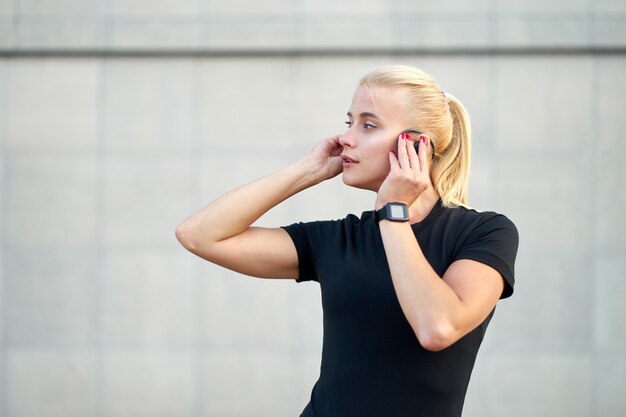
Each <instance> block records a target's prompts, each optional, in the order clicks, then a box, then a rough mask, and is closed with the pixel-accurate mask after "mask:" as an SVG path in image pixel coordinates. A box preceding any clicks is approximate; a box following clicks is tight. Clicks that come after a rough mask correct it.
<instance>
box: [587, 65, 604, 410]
mask: <svg viewBox="0 0 626 417" xmlns="http://www.w3.org/2000/svg"><path fill="white" fill-rule="evenodd" d="M590 59H591V103H590V105H591V109H592V110H591V126H597V127H599V124H598V122H599V120H598V119H599V118H598V94H597V91H598V61H599V60H600V59H602V58H600V57H597V56H591V57H590ZM590 133H591V132H590ZM588 137H592V136H591V135H588ZM591 148H592V149H593V156H592V158H593V159H592V162H591V169H592V173H591V183H592V184H598V167H599V166H600V165H599V162H600V161H599V159H600V149H599V147H598V146H591ZM593 189H594V193H593V194H594V195H593V196H592V198H591V205H592V206H591V213H601V211H600V210H601V208H600V207H599V203H598V200H599V197H600V196H599V195H598V187H593ZM597 218H598V216H596V215H592V216H590V222H591V230H592V236H593V240H592V244H593V248H594V250H592V251H591V260H590V264H591V276H592V285H591V290H590V291H591V299H592V300H593V301H592V308H591V328H592V330H593V335H592V336H593V337H592V343H593V345H592V347H591V352H590V356H591V358H590V359H591V368H592V371H591V378H592V381H591V387H592V388H591V390H592V391H591V415H592V416H599V410H598V407H599V402H598V401H599V399H598V394H599V388H598V381H599V380H600V377H601V375H598V374H599V372H600V371H599V365H600V358H601V356H600V354H599V352H598V348H597V331H596V323H597V314H598V312H597V309H598V305H599V303H598V301H599V300H598V291H597V278H598V277H597V271H598V253H597V249H598V247H599V243H600V242H599V239H598V221H597Z"/></svg>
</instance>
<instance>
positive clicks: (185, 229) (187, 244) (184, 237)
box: [175, 222, 196, 252]
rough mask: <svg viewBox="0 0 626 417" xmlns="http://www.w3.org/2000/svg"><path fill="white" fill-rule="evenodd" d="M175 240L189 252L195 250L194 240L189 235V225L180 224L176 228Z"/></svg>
mask: <svg viewBox="0 0 626 417" xmlns="http://www.w3.org/2000/svg"><path fill="white" fill-rule="evenodd" d="M175 234H176V239H177V240H178V241H179V242H180V244H181V245H183V247H184V248H185V249H187V250H189V251H190V252H194V250H195V249H196V245H195V244H194V240H193V238H192V235H191V230H190V227H189V225H187V224H186V223H185V222H182V223H180V224H179V225H178V226H176V231H175Z"/></svg>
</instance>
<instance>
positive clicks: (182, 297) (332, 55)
mask: <svg viewBox="0 0 626 417" xmlns="http://www.w3.org/2000/svg"><path fill="white" fill-rule="evenodd" d="M625 20H626V4H625V3H624V2H622V1H608V0H607V1H595V2H591V1H567V2H565V1H558V2H539V1H529V0H528V1H526V2H524V3H519V2H510V3H509V2H501V1H495V0H491V1H486V0H485V1H479V2H476V1H472V2H469V1H468V2H447V1H438V2H409V1H400V0H396V1H389V0H388V1H362V0H361V1H358V2H357V1H351V2H324V1H315V2H314V1H305V0H301V1H298V2H287V1H280V0H273V1H270V2H263V3H261V2H253V1H243V0H239V1H232V0H231V1H228V2H226V1H224V2H221V1H215V0H213V1H210V2H200V1H199V0H198V1H191V0H188V1H179V0H178V1H165V0H160V1H154V0H152V1H146V0H143V1H140V0H136V1H128V0H127V1H114V2H104V1H78V0H73V1H70V0H64V1H60V0H59V1H56V2H54V4H52V3H50V2H42V1H34V0H29V1H26V0H21V1H17V0H15V1H8V0H0V236H1V237H2V240H1V242H0V243H1V245H2V246H1V250H0V417H17V416H40V415H46V416H64V417H66V416H77V417H78V416H80V417H87V416H107V417H108V416H164V417H165V416H173V415H176V416H232V417H235V416H251V415H254V416H259V417H262V416H272V417H277V416H278V417H280V416H285V417H287V416H297V415H299V412H300V411H301V410H302V408H303V407H304V405H305V404H306V402H307V401H308V397H309V395H310V390H311V388H312V386H313V383H314V382H315V380H316V378H317V375H318V370H319V360H320V348H321V339H322V327H321V317H322V315H321V306H320V299H319V287H318V286H317V284H313V283H305V284H295V283H294V282H292V281H289V282H287V281H279V280H258V279H252V278H247V277H243V276H241V275H238V274H235V273H232V272H229V271H226V270H223V269H221V268H219V267H215V266H212V265H210V264H208V263H206V262H203V261H201V260H199V259H197V258H195V257H193V256H192V255H191V254H189V253H187V252H186V251H185V250H184V249H182V248H181V247H180V246H179V245H178V243H177V242H176V240H175V238H174V228H175V226H176V225H177V223H178V222H179V221H180V220H181V219H183V218H184V217H186V216H187V215H189V214H190V213H192V212H193V211H195V210H197V209H199V208H200V207H202V206H203V205H204V204H206V203H208V202H210V201H211V200H212V199H214V198H215V197H217V196H218V195H220V194H221V193H223V192H225V191H227V190H228V189H230V188H233V187H235V186H237V185H239V184H241V183H243V182H245V181H248V180H252V179H254V178H257V177H259V176H261V175H264V174H266V173H269V172H270V171H273V170H275V169H278V168H280V167H282V166H284V165H286V164H288V163H290V162H292V161H294V160H296V159H297V158H299V157H301V156H303V155H305V154H306V152H307V151H308V150H309V149H310V148H311V147H312V146H313V145H314V144H315V143H316V142H317V141H318V140H320V139H321V138H322V137H324V136H327V135H330V134H334V133H339V132H341V131H342V130H343V128H344V125H343V122H344V119H345V117H344V115H345V112H346V111H347V108H348V106H349V103H350V99H351V95H352V92H353V88H354V86H355V83H356V81H357V80H358V78H359V77H360V76H361V75H362V74H363V73H364V72H366V71H368V70H369V69H371V68H373V67H375V66H377V65H380V64H387V63H405V64H410V65H415V66H418V67H420V68H423V69H424V70H426V71H428V72H430V73H432V74H433V75H434V76H435V77H436V78H437V79H438V80H439V82H440V84H441V86H442V87H443V89H444V90H446V91H449V92H451V93H452V94H454V95H456V96H457V97H459V98H460V99H461V100H462V101H463V102H464V104H465V105H466V107H467V108H468V109H469V112H470V115H471V117H472V122H473V128H474V159H473V164H474V165H473V170H472V176H471V188H470V192H471V194H470V198H471V204H472V205H473V206H475V207H477V208H479V209H491V210H496V211H501V212H503V213H505V214H507V215H508V216H509V217H510V218H511V219H512V220H513V221H514V222H515V223H516V224H517V226H518V228H519V231H520V235H521V245H520V250H519V254H518V263H517V271H516V277H517V287H516V293H515V295H514V296H513V297H512V298H511V299H508V300H505V301H503V302H502V303H500V304H499V307H498V310H497V312H496V316H495V318H494V320H493V322H492V324H491V327H490V329H489V331H488V333H487V338H486V340H485V344H484V346H483V348H482V350H481V352H480V353H479V358H478V361H477V364H476V367H475V371H474V376H473V380H472V382H471V383H470V388H469V392H468V396H467V401H466V410H465V413H464V416H466V417H491V416H513V417H517V416H520V417H522V416H524V417H531V416H532V417H538V416H550V417H554V416H567V417H577V416H580V417H587V416H596V417H613V416H615V417H617V416H623V415H625V414H626V398H625V397H624V395H623V392H624V387H626V318H625V317H626V314H624V307H623V302H622V300H623V298H624V296H625V295H626V281H625V280H624V279H623V278H624V272H623V271H624V270H626V256H625V254H626V237H625V236H626V227H625V222H624V220H623V213H624V212H626V197H624V192H623V190H624V185H625V184H624V179H623V178H624V176H623V174H622V170H623V165H624V156H623V155H624V152H625V151H626V146H625V145H624V142H623V141H622V140H621V138H622V135H623V132H624V131H626V121H625V120H626V119H624V108H625V105H626V78H625V77H624V74H626V54H625V53H624V51H625V48H624V47H625V46H626V30H625V29H624V28H625V27H626V25H625V24H624V23H626V22H625ZM368 51H369V52H368ZM520 51H522V52H523V53H520ZM373 201H374V194H372V193H367V192H362V191H358V190H353V189H348V188H346V187H345V186H343V185H342V183H341V181H340V180H337V179H336V180H333V181H330V182H327V183H324V184H321V185H319V186H318V187H316V188H314V189H310V190H307V191H305V192H304V193H302V194H301V195H298V196H296V197H294V198H293V199H291V200H289V201H287V202H286V203H284V204H283V205H281V206H279V207H277V208H276V209H275V210H273V211H271V212H270V213H269V214H268V215H267V216H266V217H265V218H264V219H262V221H261V224H264V225H283V224H289V223H291V222H293V221H297V220H313V219H319V218H337V217H341V216H343V215H344V214H345V213H347V212H355V213H360V212H361V211H363V210H368V209H371V207H372V205H373Z"/></svg>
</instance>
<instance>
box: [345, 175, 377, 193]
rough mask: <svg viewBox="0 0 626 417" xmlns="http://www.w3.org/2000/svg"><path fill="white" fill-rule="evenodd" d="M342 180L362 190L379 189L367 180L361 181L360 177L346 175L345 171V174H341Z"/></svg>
mask: <svg viewBox="0 0 626 417" xmlns="http://www.w3.org/2000/svg"><path fill="white" fill-rule="evenodd" d="M341 180H342V181H343V183H344V184H346V185H348V186H350V187H354V188H360V189H362V190H371V191H376V190H377V189H378V187H375V188H374V187H373V186H372V184H370V183H367V182H366V181H362V180H361V181H359V179H358V178H354V177H353V176H351V175H350V174H347V175H346V172H345V171H344V173H343V175H342V176H341Z"/></svg>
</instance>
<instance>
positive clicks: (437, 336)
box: [415, 323, 458, 352]
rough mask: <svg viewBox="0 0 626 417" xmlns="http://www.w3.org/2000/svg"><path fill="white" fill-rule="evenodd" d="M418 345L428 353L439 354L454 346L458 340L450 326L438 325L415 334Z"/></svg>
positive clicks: (445, 324)
mask: <svg viewBox="0 0 626 417" xmlns="http://www.w3.org/2000/svg"><path fill="white" fill-rule="evenodd" d="M415 334H416V336H417V340H418V341H419V343H420V345H422V347H423V348H424V349H426V350H428V351H431V352H439V351H440V350H444V349H445V348H447V347H449V346H451V345H452V344H454V343H455V342H456V341H457V340H458V338H457V337H456V336H455V334H456V332H455V331H454V328H453V326H452V325H449V324H447V323H440V324H436V325H432V326H429V327H428V328H426V329H423V330H420V331H417V332H415Z"/></svg>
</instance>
